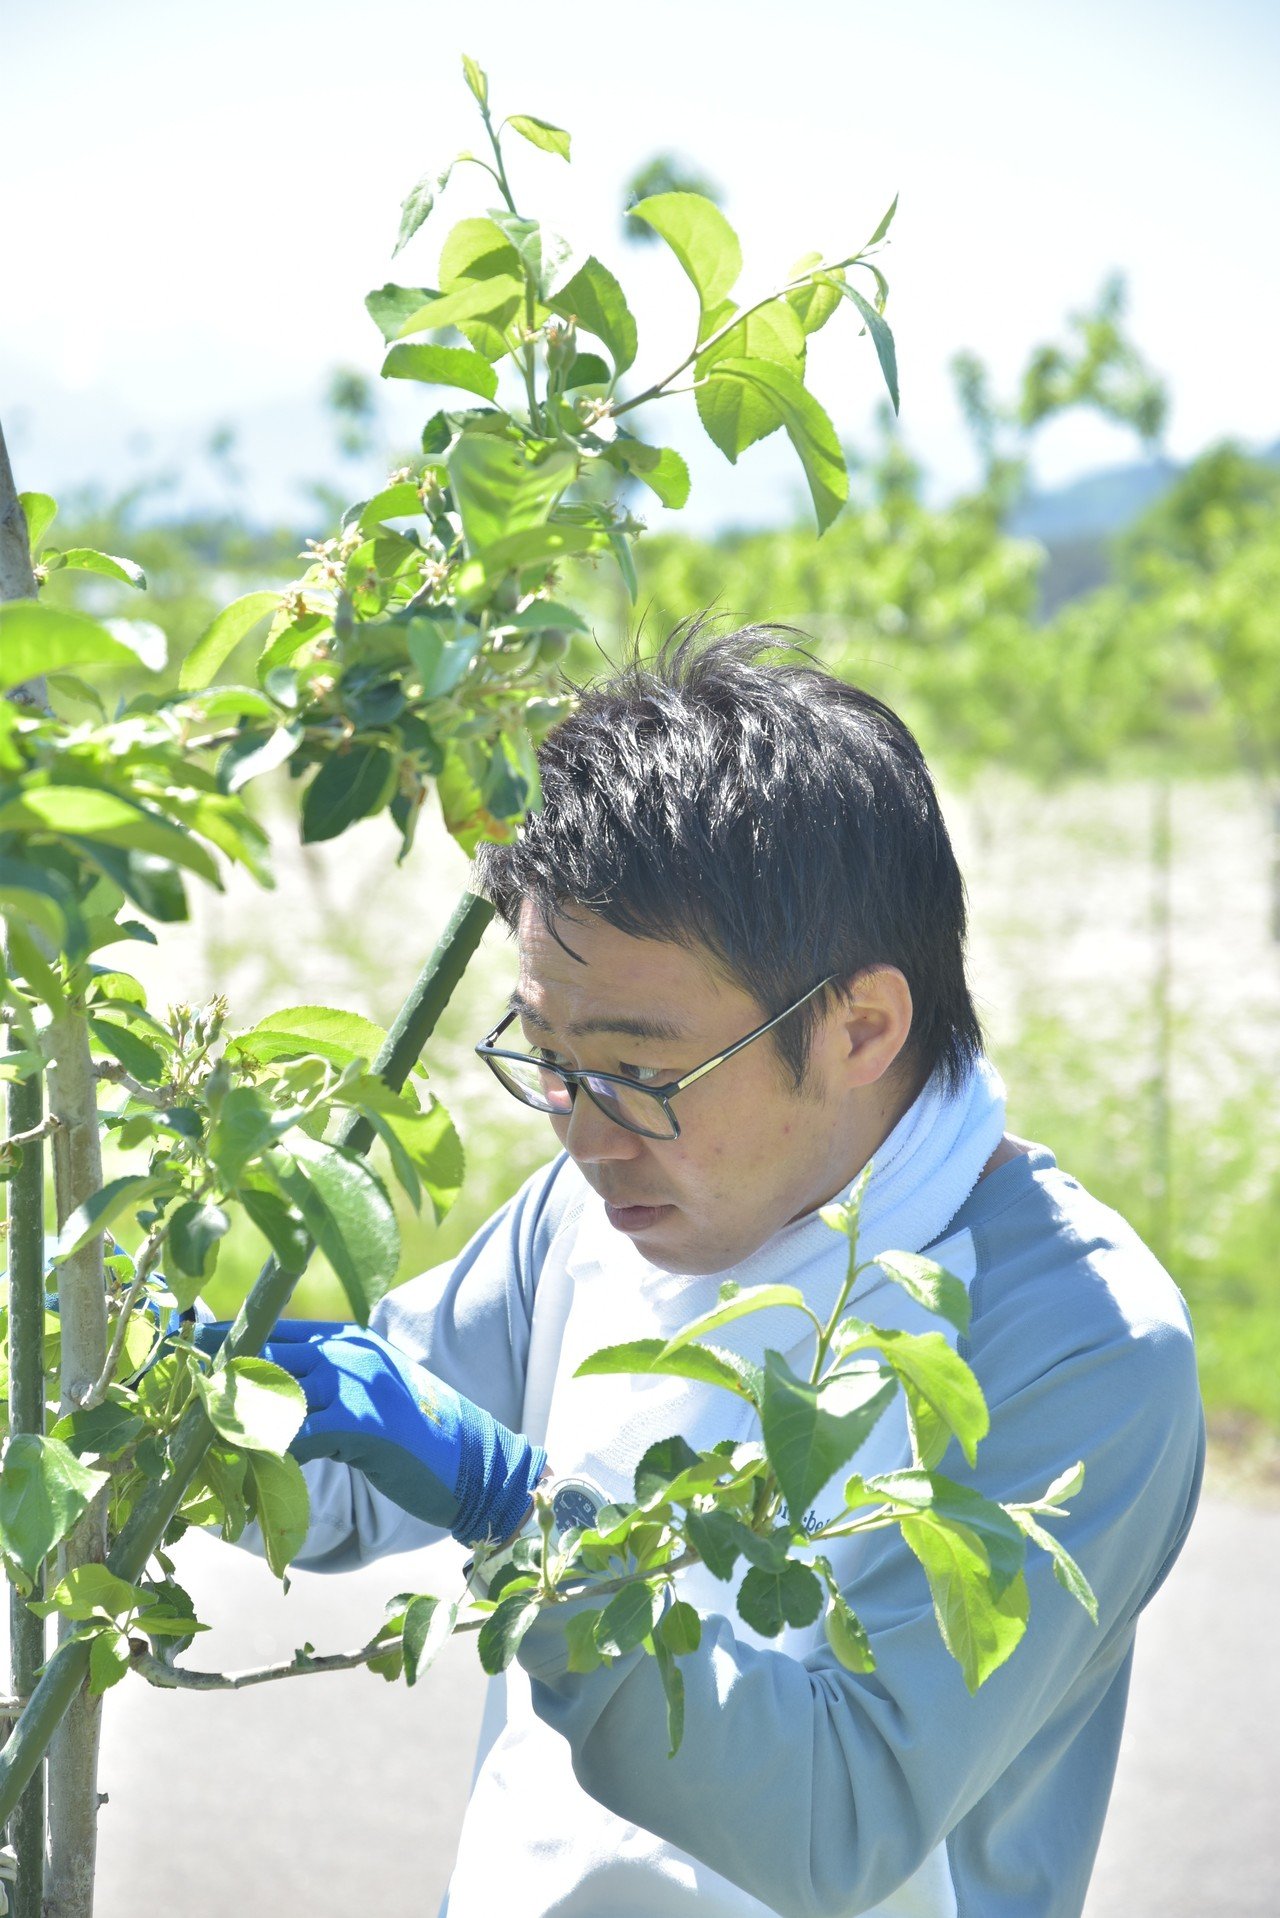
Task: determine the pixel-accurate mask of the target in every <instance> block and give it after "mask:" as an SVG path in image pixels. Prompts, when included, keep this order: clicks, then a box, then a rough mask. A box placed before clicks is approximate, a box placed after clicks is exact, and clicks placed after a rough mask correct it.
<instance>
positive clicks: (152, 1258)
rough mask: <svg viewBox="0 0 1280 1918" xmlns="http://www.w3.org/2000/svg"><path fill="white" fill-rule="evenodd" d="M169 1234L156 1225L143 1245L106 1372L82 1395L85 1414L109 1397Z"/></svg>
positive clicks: (122, 1310)
mask: <svg viewBox="0 0 1280 1918" xmlns="http://www.w3.org/2000/svg"><path fill="white" fill-rule="evenodd" d="M166 1231H167V1228H166V1227H165V1226H164V1225H163V1224H160V1225H154V1226H152V1228H151V1230H150V1232H148V1234H147V1236H146V1238H145V1239H144V1240H143V1242H142V1246H141V1248H140V1250H139V1252H138V1258H137V1263H136V1265H135V1267H134V1273H133V1282H132V1284H131V1285H130V1287H129V1290H128V1291H127V1292H126V1293H125V1295H124V1299H123V1301H122V1303H121V1306H120V1316H119V1318H118V1320H117V1321H116V1329H115V1332H114V1333H113V1335H112V1339H111V1345H110V1348H109V1349H108V1352H107V1356H106V1360H105V1362H104V1364H103V1367H102V1370H101V1372H99V1374H98V1376H97V1378H96V1379H95V1380H94V1382H93V1384H92V1385H91V1386H90V1387H89V1389H88V1390H87V1391H86V1392H84V1393H82V1394H81V1397H80V1409H81V1410H82V1411H85V1412H87V1411H90V1410H91V1409H92V1407H93V1406H95V1405H101V1403H102V1401H103V1399H104V1398H105V1397H106V1396H107V1387H108V1386H109V1385H110V1383H111V1381H112V1378H113V1377H114V1375H115V1369H116V1366H117V1364H118V1363H119V1359H120V1354H121V1352H122V1351H123V1350H124V1341H125V1334H126V1332H127V1331H128V1329H129V1320H130V1318H131V1316H132V1314H133V1310H134V1307H135V1306H136V1305H137V1303H138V1300H139V1299H140V1298H141V1297H142V1294H143V1292H144V1291H145V1290H146V1285H147V1280H148V1279H149V1278H150V1276H151V1271H152V1268H153V1266H154V1265H155V1263H156V1260H157V1259H158V1258H159V1257H160V1248H161V1246H162V1245H163V1244H164V1241H165V1235H166Z"/></svg>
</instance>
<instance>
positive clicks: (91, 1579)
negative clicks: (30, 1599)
mask: <svg viewBox="0 0 1280 1918" xmlns="http://www.w3.org/2000/svg"><path fill="white" fill-rule="evenodd" d="M147 1602H148V1601H147V1595H146V1593H144V1592H140V1591H139V1590H138V1587H137V1586H136V1585H130V1584H129V1582H128V1580H127V1579H123V1578H117V1577H116V1575H115V1573H114V1572H109V1571H108V1570H107V1568H106V1566H105V1565H98V1564H86V1565H73V1566H72V1568H71V1570H70V1571H69V1572H68V1573H67V1574H66V1576H65V1577H64V1578H60V1579H59V1580H58V1583H57V1584H56V1585H55V1586H54V1588H53V1590H52V1591H51V1592H50V1594H49V1596H48V1598H46V1599H43V1600H41V1601H40V1603H39V1604H33V1605H32V1606H31V1608H30V1609H31V1610H32V1611H33V1612H39V1613H40V1615H41V1617H43V1618H47V1617H48V1616H49V1614H50V1613H51V1612H59V1613H61V1615H62V1617H63V1618H70V1619H75V1620H79V1619H85V1618H92V1616H93V1614H94V1613H95V1612H105V1613H106V1614H107V1616H108V1617H109V1618H127V1617H128V1615H129V1614H130V1613H131V1612H135V1611H137V1610H138V1608H139V1606H141V1605H145V1604H146V1603H147Z"/></svg>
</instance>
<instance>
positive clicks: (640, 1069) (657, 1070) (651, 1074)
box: [618, 1059, 671, 1086]
mask: <svg viewBox="0 0 1280 1918" xmlns="http://www.w3.org/2000/svg"><path fill="white" fill-rule="evenodd" d="M618 1075H619V1077H620V1078H623V1079H635V1080H637V1081H638V1082H639V1084H640V1085H642V1086H652V1085H665V1084H666V1083H667V1081H668V1080H669V1079H670V1077H671V1074H670V1073H669V1072H668V1071H667V1069H666V1067H665V1066H633V1065H628V1064H627V1062H626V1060H625V1059H624V1060H623V1061H622V1063H621V1064H620V1065H619V1067H618Z"/></svg>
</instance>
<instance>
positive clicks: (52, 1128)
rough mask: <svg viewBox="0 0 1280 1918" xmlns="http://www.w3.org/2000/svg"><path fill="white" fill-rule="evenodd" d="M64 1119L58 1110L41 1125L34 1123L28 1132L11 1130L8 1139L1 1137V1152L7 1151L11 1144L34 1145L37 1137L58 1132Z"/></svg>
mask: <svg viewBox="0 0 1280 1918" xmlns="http://www.w3.org/2000/svg"><path fill="white" fill-rule="evenodd" d="M61 1124H62V1120H61V1119H60V1118H59V1117H58V1115H57V1113H56V1112H51V1113H50V1114H49V1116H48V1118H47V1119H45V1120H44V1122H43V1124H41V1125H33V1126H32V1127H31V1128H30V1130H29V1131H27V1132H11V1133H10V1134H9V1136H8V1138H7V1139H0V1152H7V1151H8V1150H9V1148H10V1146H15V1145H34V1144H35V1142H36V1140H37V1139H47V1138H48V1137H49V1134H50V1133H51V1132H56V1131H57V1130H58V1127H59V1126H60V1125H61Z"/></svg>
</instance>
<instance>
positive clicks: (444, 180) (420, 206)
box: [391, 166, 453, 260]
mask: <svg viewBox="0 0 1280 1918" xmlns="http://www.w3.org/2000/svg"><path fill="white" fill-rule="evenodd" d="M452 172H453V167H452V166H447V167H446V168H445V169H444V172H443V173H424V174H423V176H422V178H421V179H420V180H418V181H416V182H415V183H414V185H413V186H411V187H410V188H409V191H408V192H407V193H406V194H405V197H404V199H403V200H401V202H400V229H399V232H398V233H397V234H396V243H395V245H394V246H393V247H392V249H391V257H392V259H393V260H394V259H395V257H396V254H397V253H399V252H400V250H401V248H402V247H404V246H407V245H408V243H409V241H410V240H411V239H412V238H413V236H414V234H415V233H416V232H417V231H418V228H419V227H420V226H421V225H422V223H423V221H424V220H426V219H427V218H428V217H429V215H430V213H431V210H432V208H433V207H434V206H435V203H436V195H437V193H443V192H444V189H445V188H446V187H447V186H448V184H449V175H450V174H451V173H452Z"/></svg>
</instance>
